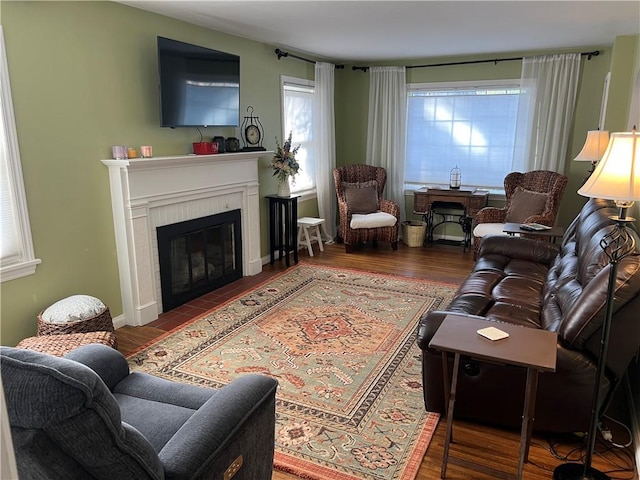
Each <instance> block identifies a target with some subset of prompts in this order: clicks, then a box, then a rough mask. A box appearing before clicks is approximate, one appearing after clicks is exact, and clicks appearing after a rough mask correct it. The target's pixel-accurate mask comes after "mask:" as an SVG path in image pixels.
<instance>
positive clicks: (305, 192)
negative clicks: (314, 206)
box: [280, 75, 317, 201]
mask: <svg viewBox="0 0 640 480" xmlns="http://www.w3.org/2000/svg"><path fill="white" fill-rule="evenodd" d="M285 85H299V86H301V87H307V88H313V89H314V95H315V86H316V84H315V81H313V80H308V79H305V78H298V77H290V76H287V75H281V76H280V95H281V98H280V109H281V118H282V141H284V140H285V139H286V138H287V137H288V136H289V132H288V131H287V130H286V125H285V123H286V118H285V109H284V95H285ZM314 117H315V115H314ZM312 122H313V120H312ZM312 132H313V126H312ZM293 144H294V145H293V146H295V145H296V143H295V138H294V139H293ZM311 146H313V143H312V144H311ZM313 154H314V152H311V155H313ZM313 166H314V167H315V165H313ZM311 178H312V182H313V186H312V187H310V188H305V189H297V188H296V185H295V184H292V185H291V192H292V193H296V194H299V195H302V197H301V200H303V201H304V200H308V199H311V198H315V197H316V195H317V184H316V182H315V172H313V173H311Z"/></svg>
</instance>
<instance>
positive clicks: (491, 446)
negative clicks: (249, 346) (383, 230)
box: [116, 243, 638, 480]
mask: <svg viewBox="0 0 640 480" xmlns="http://www.w3.org/2000/svg"><path fill="white" fill-rule="evenodd" d="M314 253H315V255H314V257H309V255H308V253H307V251H306V249H305V250H300V261H301V262H305V263H313V264H318V265H332V266H341V267H345V268H356V269H362V270H368V271H375V272H381V273H391V274H396V275H402V276H406V277H414V278H423V279H427V280H432V281H437V282H443V283H451V284H455V285H458V284H460V283H461V282H462V281H463V280H464V279H465V278H466V276H467V274H468V272H469V271H470V270H471V268H472V266H473V254H472V253H471V252H470V251H467V252H463V249H462V247H458V246H448V245H440V244H436V245H434V246H431V247H426V248H421V247H418V248H409V247H407V246H405V245H402V244H401V245H399V246H398V250H397V251H395V252H393V251H392V250H391V248H390V247H389V245H388V244H382V243H380V244H379V245H378V246H377V247H374V246H369V245H367V246H363V247H361V248H356V249H355V252H354V253H351V254H346V253H345V252H344V246H343V245H339V244H335V245H326V246H325V251H324V252H319V251H318V248H317V246H314ZM284 269H285V267H284V262H282V263H281V262H278V261H276V263H275V264H274V265H273V266H270V265H268V264H267V265H265V266H264V267H263V272H262V273H261V274H259V275H256V276H253V277H246V278H242V279H240V280H238V281H236V282H234V283H233V284H231V285H228V286H226V287H224V288H222V289H218V290H216V291H214V292H211V293H209V294H207V295H205V296H203V297H201V298H198V299H197V300H194V301H192V302H189V303H188V304H187V305H183V306H181V307H178V308H177V309H175V310H173V311H171V312H168V313H165V314H162V315H161V316H160V318H159V319H158V320H156V321H155V322H152V323H150V324H148V325H145V326H144V327H129V326H126V327H122V328H120V329H118V330H117V332H116V334H117V338H118V344H119V349H120V351H122V352H123V353H124V354H125V355H126V354H129V353H131V352H133V351H135V350H137V349H139V348H140V347H141V346H142V345H145V344H147V343H149V342H152V341H154V340H155V339H157V338H158V337H159V336H161V335H163V334H165V333H166V332H167V331H170V330H172V329H174V328H177V327H179V326H180V325H181V324H182V323H184V322H185V321H187V320H189V319H191V318H193V317H194V316H196V315H198V314H200V313H203V312H205V311H207V310H209V309H211V308H213V307H215V306H217V305H220V304H221V303H224V302H225V301H226V300H227V299H229V298H232V297H234V296H236V295H238V294H240V293H242V292H243V291H245V290H247V289H249V288H251V287H253V286H255V285H257V284H260V283H262V282H264V281H266V280H267V279H269V278H270V277H271V276H273V275H274V274H277V273H278V272H281V271H283V270H284ZM623 390H624V389H620V392H621V394H620V395H619V397H621V398H619V399H617V401H616V402H615V405H614V408H613V410H615V412H614V413H611V410H610V412H609V415H611V416H613V417H615V418H622V417H625V415H626V414H625V412H626V410H625V409H626V408H627V407H626V402H625V396H624V392H623ZM523 395H524V392H523ZM616 415H617V416H616ZM625 420H626V419H625ZM445 428H446V424H445V420H444V418H441V420H440V422H439V424H438V427H437V429H436V431H435V433H434V436H433V438H432V440H431V444H430V445H429V449H428V450H427V453H426V454H425V456H424V458H423V461H422V465H421V467H420V471H419V473H418V476H417V479H418V480H432V479H436V478H440V467H441V462H442V453H443V446H444V435H445ZM611 428H612V432H613V435H614V441H615V442H616V443H626V442H627V438H628V437H627V434H626V432H625V431H624V430H623V429H622V428H617V426H616V424H615V423H612V425H611ZM453 432H454V438H455V443H452V445H451V449H450V462H449V466H448V468H447V478H448V479H452V480H455V479H472V480H493V479H495V478H497V477H496V475H495V474H490V473H486V472H483V470H482V467H476V468H470V467H464V466H460V465H457V464H454V463H453V462H452V460H454V459H453V458H452V457H455V458H459V459H462V460H467V461H473V462H477V463H478V464H479V465H480V466H487V467H492V468H495V469H498V470H501V471H504V472H506V473H507V474H514V473H515V472H516V470H517V461H518V460H517V459H518V452H519V445H520V444H519V442H520V432H519V431H515V430H507V429H501V428H495V427H492V426H486V425H480V424H477V423H472V422H466V421H462V420H455V422H454V426H453ZM596 452H597V454H596V455H595V456H594V459H593V463H592V464H593V466H594V467H596V468H598V469H599V470H601V471H604V472H610V473H609V475H610V477H611V478H612V479H629V480H631V479H635V480H637V479H638V476H637V475H636V474H635V473H634V472H635V467H634V460H633V452H632V447H627V448H624V449H620V448H616V447H612V446H611V445H610V444H605V443H604V442H600V441H598V444H597V448H596ZM583 454H584V449H583V448H582V440H581V439H579V438H578V437H577V436H575V435H564V436H548V435H544V434H537V433H534V435H533V438H532V442H531V448H530V452H529V462H528V463H527V464H525V469H524V478H525V479H526V480H543V479H549V478H552V472H553V469H554V468H555V467H556V466H557V465H560V464H562V463H564V462H565V461H567V460H565V458H568V461H574V462H580V461H581V458H582V455H583ZM273 478H274V479H275V480H293V479H296V478H298V477H296V476H293V475H290V474H285V473H283V472H279V471H277V470H276V471H274V474H273Z"/></svg>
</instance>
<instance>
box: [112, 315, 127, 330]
mask: <svg viewBox="0 0 640 480" xmlns="http://www.w3.org/2000/svg"><path fill="white" fill-rule="evenodd" d="M111 320H112V321H113V328H115V329H118V328H120V327H124V326H125V325H126V324H127V322H126V321H125V318H124V314H123V315H118V316H117V317H113V318H112V319H111Z"/></svg>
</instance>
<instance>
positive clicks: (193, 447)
mask: <svg viewBox="0 0 640 480" xmlns="http://www.w3.org/2000/svg"><path fill="white" fill-rule="evenodd" d="M277 386H278V382H277V381H276V380H275V379H273V378H270V377H267V376H264V375H246V376H243V377H240V378H238V379H236V380H234V381H233V382H231V383H230V384H228V385H226V386H224V387H223V388H221V389H220V390H219V391H218V392H217V393H216V394H215V395H214V396H213V397H212V398H211V399H210V400H208V401H207V402H206V403H205V404H204V405H203V406H202V407H200V408H199V409H198V411H197V412H195V413H194V414H193V415H192V416H191V418H189V420H187V422H186V423H185V424H184V425H183V426H182V427H180V429H179V430H178V431H177V432H176V434H175V435H174V436H173V437H172V438H171V439H170V440H169V441H168V442H167V443H166V445H165V446H164V447H163V448H162V450H161V451H160V452H159V454H158V455H159V457H160V460H161V461H162V464H163V465H164V466H165V475H166V478H167V479H186V478H189V479H191V478H194V479H195V478H219V476H220V473H221V472H224V471H225V470H227V468H229V466H230V465H231V463H232V462H234V460H236V458H238V456H240V455H242V456H243V462H244V465H243V466H242V467H241V469H240V470H239V472H238V474H237V475H236V476H235V477H234V479H256V478H270V475H271V472H272V470H273V452H274V439H275V394H276V388H277ZM214 473H215V475H214Z"/></svg>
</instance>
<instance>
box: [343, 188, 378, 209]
mask: <svg viewBox="0 0 640 480" xmlns="http://www.w3.org/2000/svg"><path fill="white" fill-rule="evenodd" d="M343 188H344V197H345V200H346V202H347V205H348V206H349V209H350V210H351V213H358V214H367V213H374V212H377V211H378V208H379V206H380V205H379V198H378V182H376V181H375V180H371V181H368V182H362V183H344V184H343Z"/></svg>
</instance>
